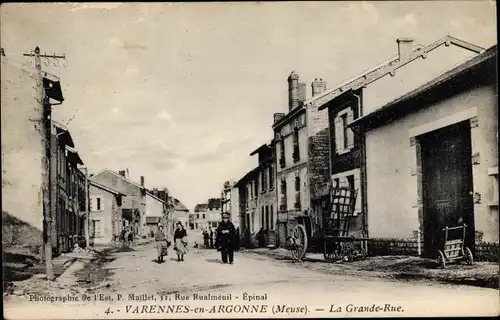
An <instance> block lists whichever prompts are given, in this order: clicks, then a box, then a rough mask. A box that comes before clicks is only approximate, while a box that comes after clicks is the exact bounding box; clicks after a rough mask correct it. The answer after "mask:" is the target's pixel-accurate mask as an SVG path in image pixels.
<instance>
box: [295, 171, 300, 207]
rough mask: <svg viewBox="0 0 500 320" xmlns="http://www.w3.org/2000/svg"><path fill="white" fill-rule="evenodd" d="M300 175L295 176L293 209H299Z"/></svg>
mask: <svg viewBox="0 0 500 320" xmlns="http://www.w3.org/2000/svg"><path fill="white" fill-rule="evenodd" d="M300 207H301V203H300V176H296V177H295V209H300Z"/></svg>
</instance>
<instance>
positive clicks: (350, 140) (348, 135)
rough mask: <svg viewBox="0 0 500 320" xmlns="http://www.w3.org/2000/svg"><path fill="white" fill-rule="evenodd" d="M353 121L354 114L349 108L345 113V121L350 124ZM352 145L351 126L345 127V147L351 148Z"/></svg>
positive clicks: (352, 133)
mask: <svg viewBox="0 0 500 320" xmlns="http://www.w3.org/2000/svg"><path fill="white" fill-rule="evenodd" d="M353 121H354V115H353V113H352V109H349V112H348V113H347V123H348V124H350V123H352V122H353ZM353 146H354V132H352V130H351V128H348V129H347V146H346V147H347V148H351V147H353Z"/></svg>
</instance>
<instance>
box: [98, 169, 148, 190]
mask: <svg viewBox="0 0 500 320" xmlns="http://www.w3.org/2000/svg"><path fill="white" fill-rule="evenodd" d="M90 180H92V181H95V182H97V183H100V184H102V185H104V186H106V187H108V188H111V189H113V190H116V191H118V192H121V193H123V194H125V195H140V194H141V190H142V188H140V187H139V186H138V185H136V184H134V183H132V182H130V181H127V180H126V179H122V178H121V177H120V176H118V175H117V174H113V173H112V172H109V171H107V170H105V171H102V172H101V173H99V174H97V175H95V176H92V177H91V178H90Z"/></svg>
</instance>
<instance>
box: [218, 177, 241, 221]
mask: <svg viewBox="0 0 500 320" xmlns="http://www.w3.org/2000/svg"><path fill="white" fill-rule="evenodd" d="M221 205H222V208H221V210H222V213H227V214H229V216H230V220H231V222H232V223H233V224H234V226H235V228H241V222H240V209H239V207H240V205H239V193H238V189H237V188H236V187H235V182H234V181H233V180H229V181H226V182H224V185H223V186H222V191H221Z"/></svg>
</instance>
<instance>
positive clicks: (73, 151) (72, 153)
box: [66, 146, 84, 165]
mask: <svg viewBox="0 0 500 320" xmlns="http://www.w3.org/2000/svg"><path fill="white" fill-rule="evenodd" d="M66 150H68V152H69V153H70V154H71V155H72V157H73V158H74V160H75V162H76V163H77V164H81V165H83V164H84V163H83V160H82V158H80V155H79V154H78V152H77V151H76V150H75V149H73V148H71V147H70V146H66Z"/></svg>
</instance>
